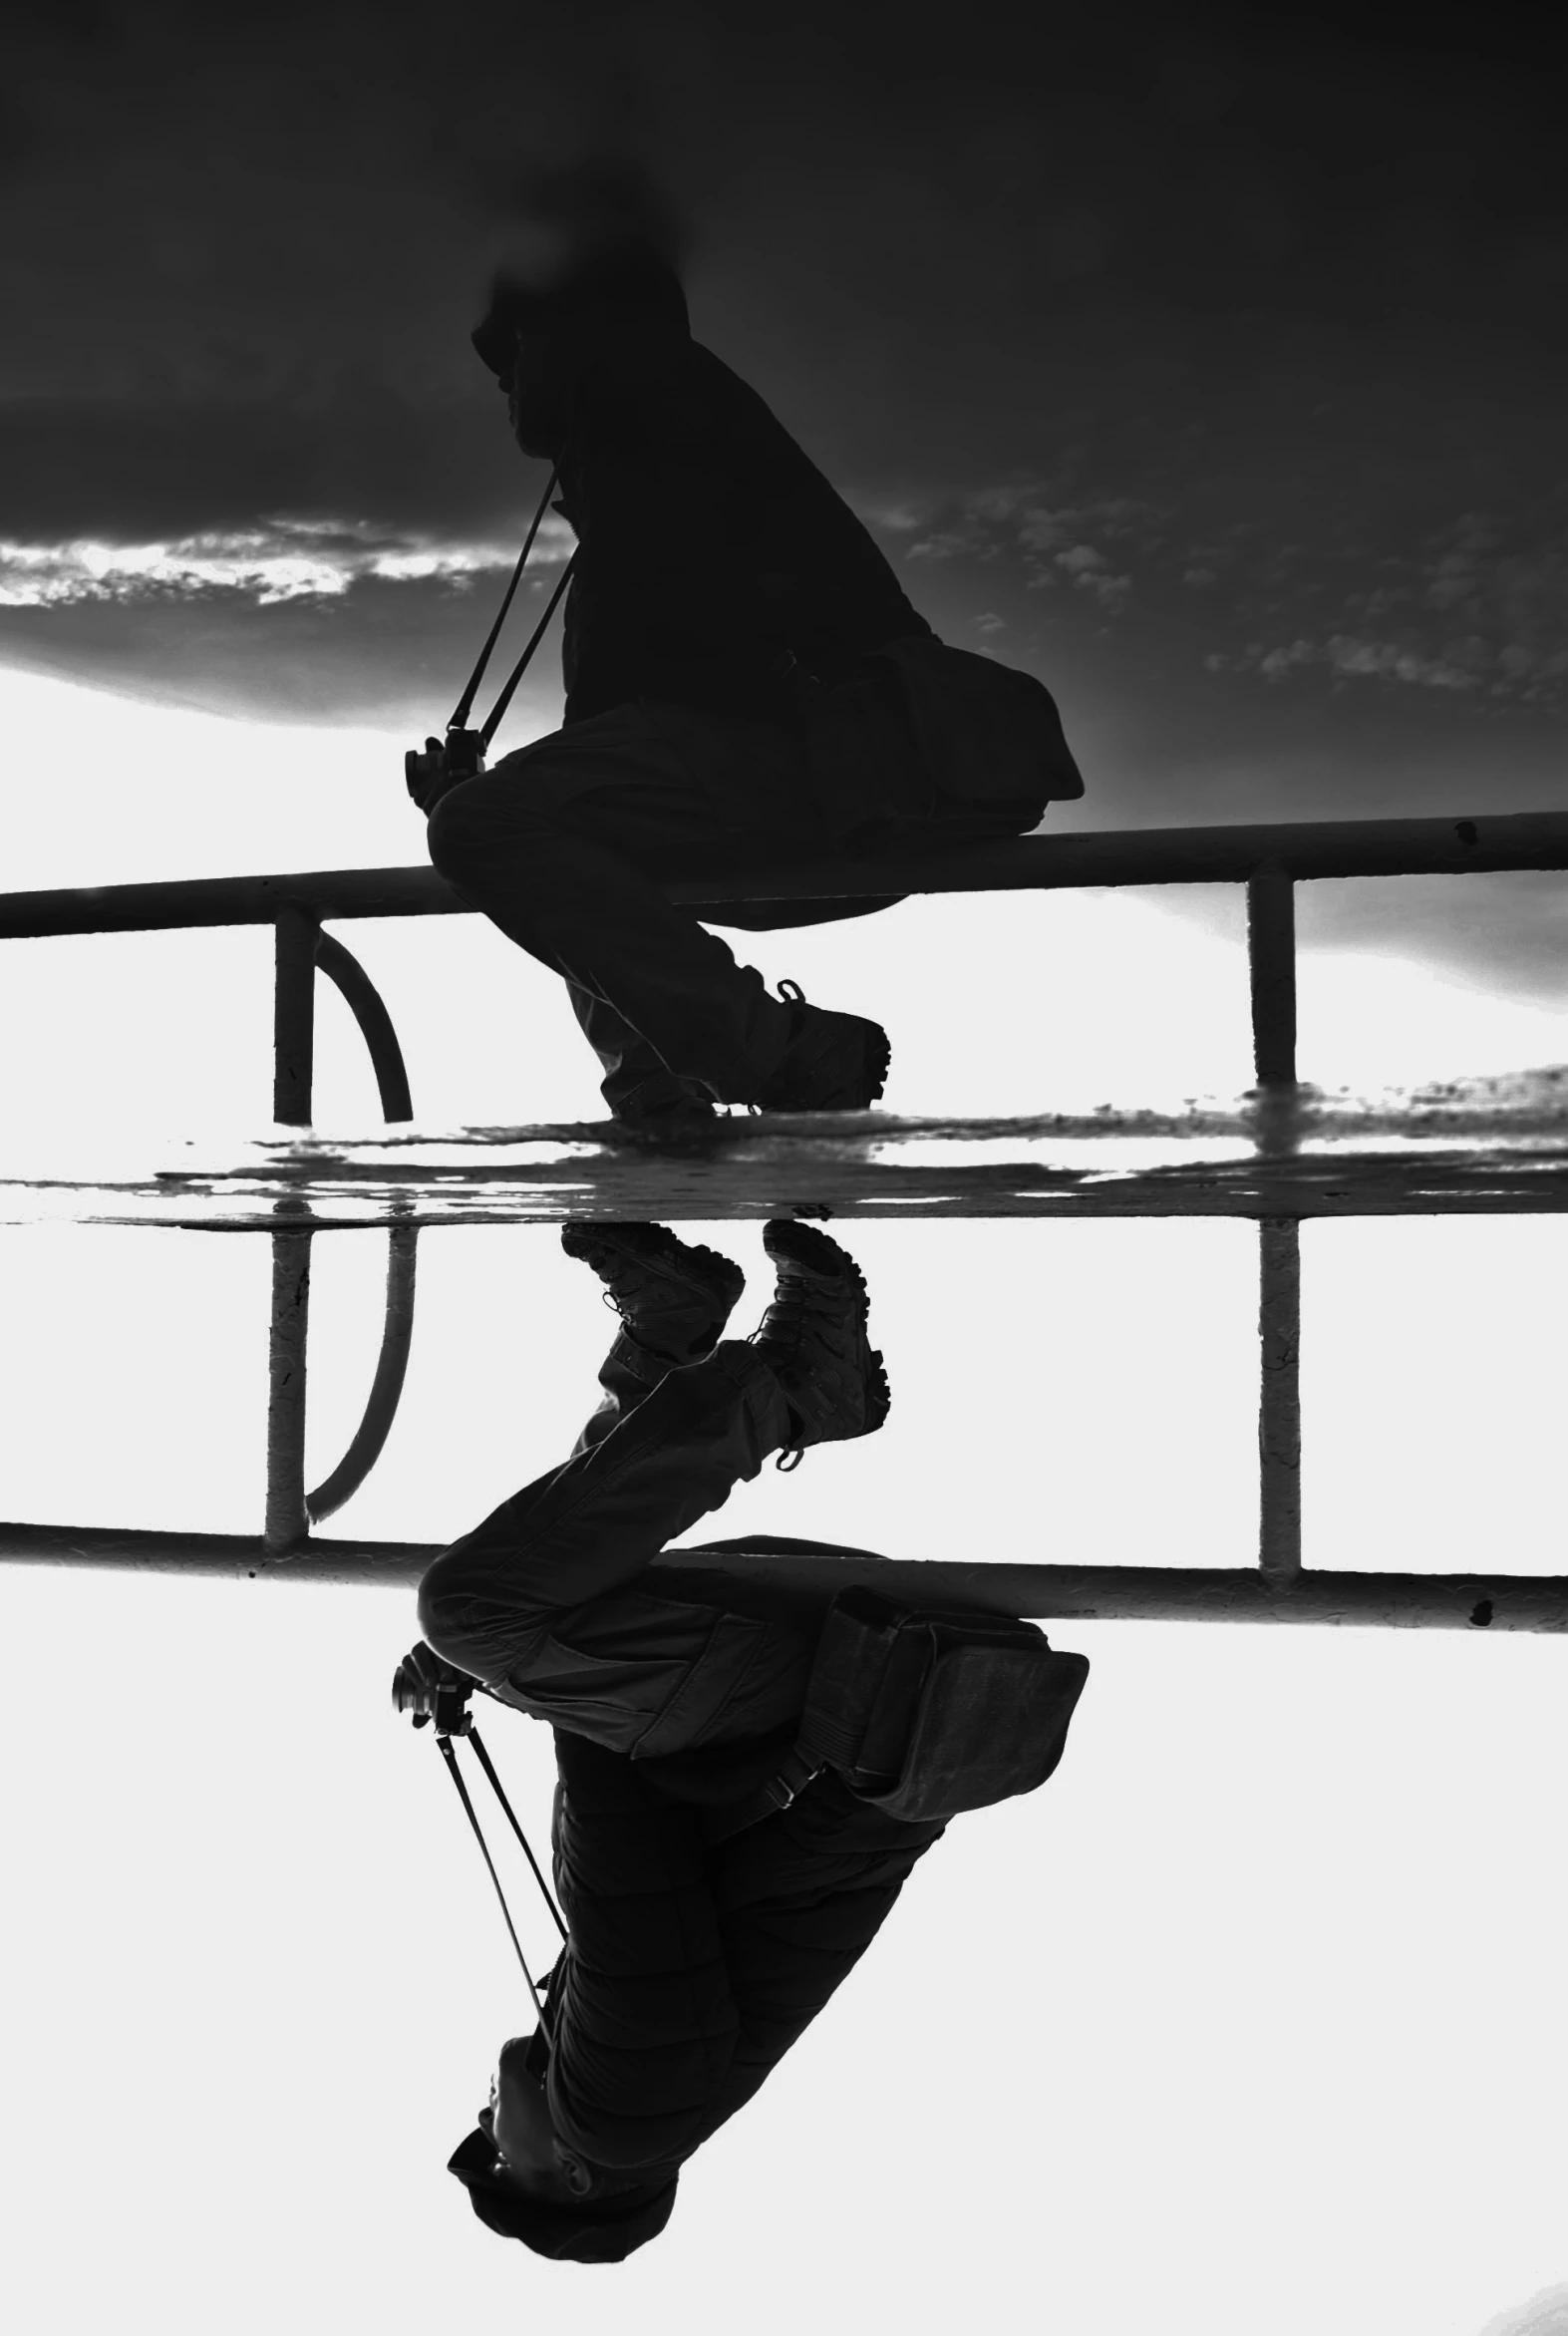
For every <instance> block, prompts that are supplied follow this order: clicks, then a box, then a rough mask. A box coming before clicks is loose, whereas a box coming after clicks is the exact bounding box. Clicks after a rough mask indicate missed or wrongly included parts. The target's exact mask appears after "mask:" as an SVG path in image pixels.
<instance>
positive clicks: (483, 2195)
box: [448, 2035, 679, 2263]
mask: <svg viewBox="0 0 1568 2336" xmlns="http://www.w3.org/2000/svg"><path fill="white" fill-rule="evenodd" d="M537 2042H538V2038H537V2036H536V2035H535V2036H514V2037H512V2038H511V2039H510V2040H509V2041H508V2042H507V2043H505V2044H503V2045H502V2046H501V2050H500V2057H499V2060H498V2062H497V2065H496V2070H495V2074H494V2076H493V2077H492V2079H491V2080H490V2098H489V2103H488V2105H487V2107H485V2108H484V2109H482V2110H480V2112H479V2117H478V2123H477V2125H476V2127H475V2129H474V2131H473V2132H472V2133H471V2134H469V2135H468V2136H466V2138H465V2139H464V2140H463V2141H462V2142H461V2143H460V2144H459V2146H458V2148H457V2150H456V2151H455V2152H454V2153H453V2156H452V2158H451V2159H450V2160H449V2162H448V2170H449V2172H451V2173H453V2174H455V2175H456V2176H457V2178H458V2179H459V2180H460V2181H461V2182H462V2183H463V2184H464V2186H465V2188H466V2189H467V2190H468V2192H469V2198H470V2204H471V2205H472V2207H473V2211H474V2212H475V2214H477V2216H478V2217H479V2219H480V2221H481V2222H483V2223H485V2224H487V2225H488V2227H489V2228H490V2229H491V2230H494V2231H498V2232H499V2233H500V2234H501V2235H502V2236H503V2237H506V2238H517V2239H521V2241H522V2243H523V2244H524V2246H527V2247H530V2248H531V2249H532V2250H533V2252H534V2253H535V2254H541V2255H551V2256H555V2257H557V2258H569V2259H571V2260H575V2261H577V2262H588V2263H596V2262H612V2263H618V2262H622V2261H624V2259H625V2258H626V2256H627V2255H629V2254H631V2253H632V2252H633V2251H634V2250H635V2249H636V2248H638V2247H640V2246H644V2245H646V2244H647V2242H648V2240H649V2239H650V2238H656V2237H657V2236H658V2234H659V2232H660V2231H661V2230H662V2229H663V2228H664V2226H665V2224H666V2223H667V2222H668V2221H669V2219H670V2214H671V2212H672V2210H673V2208H674V2205H675V2187H676V2182H677V2180H678V2178H679V2176H678V2175H677V2174H662V2175H659V2176H657V2177H656V2178H655V2179H653V2180H651V2181H649V2180H646V2179H642V2178H640V2177H637V2176H633V2177H630V2178H629V2177H627V2176H626V2175H624V2174H617V2173H614V2172H611V2171H608V2170H606V2169H602V2168H599V2167H595V2166H592V2165H590V2164H589V2162H588V2161H587V2160H586V2159H585V2158H583V2157H582V2156H581V2154H580V2153H579V2152H577V2151H576V2150H574V2149H572V2148H571V2147H570V2145H569V2144H567V2143H566V2142H564V2141H563V2140H562V2139H561V2137H560V2136H559V2135H558V2134H557V2133H556V2131H555V2127H554V2123H553V2121H552V2119H551V2116H550V2107H549V2098H548V2094H547V2091H546V2086H545V2079H544V2075H543V2071H542V2068H540V2066H539V2063H538V2056H537V2054H536V2053H535V2051H534V2047H535V2045H536V2044H537ZM530 2056H531V2057H532V2063H533V2065H531V2066H530V2065H529V2062H530Z"/></svg>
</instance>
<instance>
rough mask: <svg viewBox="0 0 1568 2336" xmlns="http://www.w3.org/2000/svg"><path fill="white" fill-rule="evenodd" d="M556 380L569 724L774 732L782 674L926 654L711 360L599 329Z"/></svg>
mask: <svg viewBox="0 0 1568 2336" xmlns="http://www.w3.org/2000/svg"><path fill="white" fill-rule="evenodd" d="M564 362H565V366H566V375H567V386H566V391H565V411H566V417H567V419H566V434H565V438H564V442H563V445H562V451H561V456H560V464H559V471H560V484H561V494H560V499H559V501H558V502H557V504H556V506H555V507H556V508H557V509H558V510H559V511H560V512H561V514H562V516H563V517H565V518H566V519H567V520H568V521H569V523H570V524H571V526H572V528H573V529H574V530H575V532H576V535H577V538H578V551H577V561H576V566H575V568H574V569H573V572H572V580H571V584H570V586H569V588H568V590H567V595H566V609H565V629H564V640H563V645H562V653H561V665H562V675H563V678H564V681H565V684H566V708H565V721H566V723H567V724H570V723H573V722H581V721H586V720H588V719H590V718H591V717H592V716H593V715H595V714H601V713H605V712H607V711H608V710H609V709H610V708H611V707H612V706H618V705H622V704H625V703H626V702H627V701H628V700H630V699H633V698H648V699H653V700H655V701H660V700H663V701H668V702H669V703H672V704H677V705H689V706H703V707H708V708H710V709H712V710H713V711H715V712H720V713H729V714H739V715H752V716H758V717H765V718H772V717H778V716H780V715H784V716H787V715H788V713H789V709H790V705H791V702H792V684H791V683H790V681H789V680H788V678H787V677H788V675H789V673H790V671H791V670H792V669H791V666H790V660H791V659H793V660H795V661H797V663H798V664H799V665H800V666H802V667H803V668H805V669H806V670H808V671H809V672H810V673H812V674H815V675H821V676H827V675H836V674H837V673H838V672H840V671H842V670H845V669H846V668H847V667H848V665H849V664H850V663H851V662H852V661H853V660H854V659H855V658H856V657H858V656H860V655H861V654H862V653H864V652H865V651H866V650H869V649H875V648H878V647H880V646H881V645H882V644H883V643H885V642H887V641H890V640H894V639H898V638H903V637H908V636H915V635H918V636H923V637H926V638H934V637H935V636H934V635H933V634H932V632H931V627H930V626H929V624H927V622H926V620H925V618H924V617H923V616H921V615H920V613H919V611H918V610H917V609H916V608H915V607H914V605H913V603H912V602H911V601H910V600H909V598H908V597H907V595H906V594H905V593H904V592H903V590H902V589H901V587H900V585H899V583H898V579H897V577H896V576H895V575H894V573H893V571H892V568H891V567H890V566H889V564H888V562H887V560H886V559H885V558H884V557H883V555H882V553H881V551H880V550H879V549H878V548H877V546H876V544H875V543H874V542H873V540H872V538H871V536H870V534H869V532H868V531H867V529H866V528H865V527H864V526H863V525H862V524H861V522H860V521H859V519H857V518H856V517H855V515H854V513H853V512H852V511H851V510H850V508H849V506H848V504H847V503H846V502H844V501H843V500H842V499H841V498H840V497H839V496H838V495H837V494H836V493H835V492H834V490H833V488H832V487H831V486H830V485H829V484H828V482H827V480H826V479H825V478H824V477H823V475H822V473H821V472H820V471H819V470H817V468H816V466H815V465H814V464H813V463H812V462H811V461H810V460H809V459H808V458H807V457H806V456H805V455H804V454H803V453H802V452H801V450H800V448H799V447H798V446H796V444H795V443H794V440H793V439H792V438H791V437H790V436H789V434H788V432H787V431H786V430H785V429H784V426H783V424H782V423H781V422H780V421H779V420H778V419H777V417H776V416H775V415H774V414H773V412H772V411H771V410H770V408H769V407H768V406H767V405H766V404H765V403H764V401H763V399H762V398H760V397H759V396H758V394H757V392H756V391H755V390H753V389H750V388H749V387H748V386H747V384H746V383H745V382H743V381H742V380H741V379H740V378H739V376H738V375H736V374H734V373H732V372H731V370H730V368H729V367H728V366H727V365H725V364H724V363H722V361H721V360H720V359H719V358H717V357H716V356H714V355H713V353H712V352H711V351H710V350H708V349H705V348H703V347H702V346H701V344H700V343H698V342H696V341H693V340H691V339H689V338H688V337H686V336H684V335H681V334H678V333H676V332H674V331H673V330H657V329H651V328H648V327H646V326H645V327H642V328H636V327H632V326H629V325H626V324H625V323H622V324H620V325H616V323H615V322H614V320H613V319H611V320H601V323H600V325H599V327H598V329H597V330H595V331H592V332H588V331H587V330H585V331H584V332H583V334H582V335H581V336H580V337H579V339H578V340H577V342H576V343H575V345H574V347H573V348H572V350H571V351H570V353H569V355H568V356H567V357H566V359H565V360H564Z"/></svg>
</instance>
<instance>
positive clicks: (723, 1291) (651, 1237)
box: [561, 1217, 746, 1316]
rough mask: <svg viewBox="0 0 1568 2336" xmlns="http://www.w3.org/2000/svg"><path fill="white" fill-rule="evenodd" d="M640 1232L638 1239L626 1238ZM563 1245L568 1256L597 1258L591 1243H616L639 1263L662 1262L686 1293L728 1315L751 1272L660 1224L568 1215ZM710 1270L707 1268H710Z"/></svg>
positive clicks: (613, 1244) (668, 1275)
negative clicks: (604, 1221) (602, 1221)
mask: <svg viewBox="0 0 1568 2336" xmlns="http://www.w3.org/2000/svg"><path fill="white" fill-rule="evenodd" d="M631 1233H634V1234H635V1235H636V1238H635V1240H629V1239H626V1238H624V1236H625V1235H627V1234H631ZM561 1247H562V1248H563V1249H564V1250H565V1252H566V1254H567V1256H568V1257H575V1258H578V1259H579V1260H581V1261H582V1262H583V1263H584V1264H587V1263H591V1258H590V1256H589V1250H590V1248H591V1247H599V1248H603V1247H610V1248H616V1249H618V1250H619V1251H620V1253H621V1255H622V1256H624V1257H633V1258H635V1259H636V1260H637V1262H638V1264H639V1265H657V1266H661V1267H662V1268H663V1269H664V1273H665V1276H666V1278H667V1279H668V1280H669V1281H670V1282H671V1283H672V1284H673V1285H674V1287H675V1288H676V1289H677V1290H678V1291H679V1292H680V1294H681V1296H682V1297H686V1298H702V1299H703V1300H705V1301H706V1302H707V1303H709V1304H711V1305H713V1306H715V1307H717V1308H720V1309H722V1311H723V1312H724V1313H725V1314H726V1315H727V1316H728V1315H729V1314H731V1313H732V1312H733V1311H734V1309H735V1307H736V1306H737V1304H738V1303H739V1302H740V1297H741V1293H742V1291H743V1290H744V1289H745V1288H746V1275H745V1274H744V1273H743V1272H742V1270H741V1268H740V1266H739V1265H737V1264H736V1262H735V1260H734V1258H732V1257H726V1256H724V1255H723V1254H722V1252H721V1251H720V1250H718V1249H705V1248H703V1247H702V1246H701V1245H700V1244H699V1243H697V1242H693V1241H683V1240H681V1239H679V1238H678V1237H677V1235H676V1234H674V1233H672V1232H668V1231H666V1229H665V1227H664V1226H663V1225H660V1224H654V1225H647V1224H638V1225H625V1224H597V1223H594V1222H593V1221H592V1220H588V1221H585V1222H579V1221H578V1220H577V1219H574V1218H570V1217H568V1219H567V1221H566V1222H565V1224H563V1225H562V1227H561ZM705 1269H706V1270H705Z"/></svg>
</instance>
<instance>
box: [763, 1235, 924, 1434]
mask: <svg viewBox="0 0 1568 2336" xmlns="http://www.w3.org/2000/svg"><path fill="white" fill-rule="evenodd" d="M763 1247H764V1248H765V1249H766V1250H767V1251H768V1254H769V1256H770V1257H772V1259H773V1260H774V1263H775V1265H776V1266H777V1267H778V1269H779V1287H778V1290H777V1292H776V1294H775V1298H774V1302H773V1304H772V1305H771V1306H770V1307H769V1309H768V1311H767V1313H766V1314H765V1315H764V1316H763V1319H762V1323H761V1326H760V1327H759V1328H758V1329H756V1330H754V1331H753V1333H752V1336H751V1339H750V1340H749V1342H748V1343H749V1344H750V1346H751V1348H752V1351H753V1352H754V1354H759V1355H761V1356H762V1358H763V1360H764V1361H765V1362H766V1363H768V1364H769V1365H770V1366H771V1367H772V1370H773V1372H774V1376H775V1377H776V1378H777V1380H778V1381H779V1385H780V1387H781V1388H782V1389H783V1391H784V1401H785V1403H786V1404H787V1405H788V1407H789V1441H788V1443H787V1444H786V1445H785V1446H784V1451H783V1452H782V1453H781V1454H780V1456H779V1459H778V1460H777V1462H776V1463H775V1466H776V1467H777V1468H781V1469H787V1468H793V1467H795V1466H796V1465H797V1464H798V1462H799V1459H800V1455H801V1454H802V1452H803V1451H804V1449H805V1447H806V1446H807V1445H808V1444H827V1443H837V1442H839V1441H840V1440H843V1439H847V1438H849V1437H852V1436H869V1435H872V1434H873V1433H874V1432H875V1430H876V1429H878V1428H879V1427H880V1426H881V1425H882V1422H883V1421H884V1420H885V1419H886V1417H887V1414H888V1409H889V1406H890V1404H891V1401H892V1398H891V1396H890V1394H889V1392H888V1385H887V1373H886V1372H885V1371H884V1370H883V1368H882V1358H881V1356H880V1355H879V1354H878V1353H877V1352H876V1351H875V1349H874V1348H873V1347H872V1345H871V1343H870V1340H869V1337H868V1335H867V1328H866V1324H867V1316H868V1314H869V1310H870V1301H869V1299H868V1297H867V1295H866V1286H865V1276H864V1275H863V1274H862V1273H861V1271H860V1268H859V1266H858V1265H856V1263H855V1261H854V1259H853V1258H852V1257H851V1256H850V1255H849V1254H848V1253H847V1251H846V1250H843V1249H840V1247H839V1246H838V1243H837V1242H836V1241H832V1240H829V1239H828V1237H827V1235H826V1233H823V1232H818V1231H817V1229H816V1227H815V1226H814V1225H809V1224H800V1223H798V1222H796V1221H795V1220H794V1219H793V1218H790V1217H774V1218H772V1219H770V1221H769V1222H768V1223H767V1224H766V1225H765V1226H764V1227H763Z"/></svg>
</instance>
